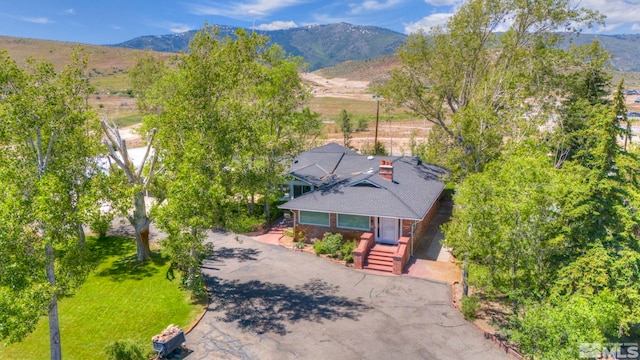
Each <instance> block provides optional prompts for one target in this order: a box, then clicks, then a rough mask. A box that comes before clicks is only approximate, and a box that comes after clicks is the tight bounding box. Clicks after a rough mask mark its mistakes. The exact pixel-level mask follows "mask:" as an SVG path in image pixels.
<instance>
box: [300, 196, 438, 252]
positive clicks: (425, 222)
mask: <svg viewBox="0 0 640 360" xmlns="http://www.w3.org/2000/svg"><path fill="white" fill-rule="evenodd" d="M439 207H440V200H437V201H436V202H435V203H434V204H433V206H432V207H431V209H430V210H429V212H428V213H427V215H426V216H425V217H424V219H422V221H420V222H419V223H418V224H417V225H416V228H415V231H414V234H413V238H414V239H416V240H418V241H419V240H420V239H422V237H423V235H424V233H425V231H426V230H427V227H428V226H429V223H430V222H431V219H432V218H433V216H434V215H435V214H436V213H437V212H438V208H439ZM292 211H293V213H294V214H295V219H296V230H297V231H300V230H302V231H304V233H305V241H307V242H310V241H312V240H313V239H320V240H321V239H322V238H323V237H324V234H325V233H327V232H330V233H340V234H342V238H343V239H345V240H359V239H360V236H362V234H363V233H365V232H371V233H373V232H374V231H375V217H373V216H371V217H369V230H368V231H364V230H352V229H343V228H339V227H338V225H337V222H338V220H337V219H338V216H337V215H336V214H334V213H331V214H329V226H328V227H325V226H318V225H307V224H300V223H298V222H297V221H298V219H300V216H299V213H298V210H292ZM411 224H413V220H402V224H401V226H402V231H401V236H406V237H408V238H411ZM414 245H417V243H416V244H414Z"/></svg>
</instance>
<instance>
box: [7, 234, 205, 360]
mask: <svg viewBox="0 0 640 360" xmlns="http://www.w3.org/2000/svg"><path fill="white" fill-rule="evenodd" d="M89 244H90V245H91V246H92V247H93V249H94V250H95V251H96V254H97V258H96V260H97V262H98V264H99V265H98V266H97V268H96V270H95V272H94V273H93V274H92V275H90V276H89V278H88V279H87V281H86V282H85V283H84V284H83V285H82V287H81V288H80V289H78V291H77V292H76V294H75V295H74V296H73V297H69V298H65V299H62V300H61V301H60V302H59V311H60V326H61V332H62V335H61V336H62V354H63V357H64V358H65V359H102V358H105V354H104V352H103V351H104V347H105V345H107V344H109V343H112V342H114V341H116V340H124V339H132V340H135V341H136V342H138V343H139V344H141V345H142V346H144V347H145V348H148V349H149V351H150V352H151V351H152V350H153V348H152V343H151V337H152V336H153V335H155V334H157V333H159V332H160V331H161V330H162V329H164V328H165V327H166V326H167V325H169V324H176V325H178V326H180V327H182V328H183V329H185V328H186V327H187V326H189V325H190V324H191V323H192V322H193V321H194V320H195V319H196V318H197V316H198V315H199V314H200V313H201V311H202V309H203V307H202V305H200V304H197V303H194V302H192V301H191V300H190V297H189V295H188V294H187V293H186V292H184V291H182V290H180V289H179V283H180V280H179V278H178V274H177V273H176V278H175V279H174V280H172V281H169V280H168V279H167V276H166V275H167V270H168V268H169V262H168V260H167V259H166V258H164V257H162V256H160V254H158V253H154V254H153V258H152V260H151V261H149V262H147V263H145V264H144V265H141V266H138V265H137V262H136V260H135V252H136V251H135V250H136V249H135V242H134V240H133V239H129V238H122V237H108V238H106V239H103V240H95V239H93V240H89ZM0 358H2V359H29V360H31V359H34V360H35V359H48V358H49V327H48V323H47V318H46V317H43V318H42V319H41V321H40V322H39V323H38V327H37V329H36V331H35V332H33V333H32V334H30V335H29V336H28V337H27V338H26V339H25V340H24V341H22V342H20V343H16V344H12V345H8V346H6V347H3V348H2V349H1V350H0Z"/></svg>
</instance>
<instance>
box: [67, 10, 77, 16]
mask: <svg viewBox="0 0 640 360" xmlns="http://www.w3.org/2000/svg"><path fill="white" fill-rule="evenodd" d="M64 13H65V14H66V15H75V14H76V11H75V10H73V9H66V10H65V11H64Z"/></svg>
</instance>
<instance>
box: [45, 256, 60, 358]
mask: <svg viewBox="0 0 640 360" xmlns="http://www.w3.org/2000/svg"><path fill="white" fill-rule="evenodd" d="M45 249H46V251H47V259H48V261H47V267H46V270H47V280H48V281H49V284H50V285H51V286H52V287H53V288H54V291H55V287H56V274H55V272H54V263H53V262H54V257H53V245H51V244H47V245H46V247H45ZM49 343H50V345H51V360H61V359H62V344H61V343H60V321H59V319H58V296H57V295H56V294H55V292H54V294H53V297H52V298H51V304H50V305H49Z"/></svg>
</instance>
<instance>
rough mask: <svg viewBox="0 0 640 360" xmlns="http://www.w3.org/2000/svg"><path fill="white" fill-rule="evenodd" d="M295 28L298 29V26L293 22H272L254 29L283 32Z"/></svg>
mask: <svg viewBox="0 0 640 360" xmlns="http://www.w3.org/2000/svg"><path fill="white" fill-rule="evenodd" d="M296 27H298V25H297V24H296V23H295V22H293V21H274V22H272V23H270V24H260V25H258V26H256V29H257V30H265V31H272V30H285V29H291V28H296Z"/></svg>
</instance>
